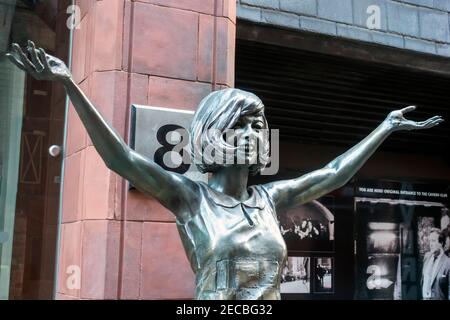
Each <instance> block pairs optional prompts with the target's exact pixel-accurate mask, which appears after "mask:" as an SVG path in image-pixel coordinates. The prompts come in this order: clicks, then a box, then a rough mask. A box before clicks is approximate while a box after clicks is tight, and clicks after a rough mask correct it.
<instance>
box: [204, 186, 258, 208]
mask: <svg viewBox="0 0 450 320" xmlns="http://www.w3.org/2000/svg"><path fill="white" fill-rule="evenodd" d="M199 183H200V184H202V185H203V186H204V188H205V190H206V191H207V193H208V195H209V197H210V199H211V200H212V201H213V202H214V203H215V204H217V205H219V206H221V207H226V208H234V207H237V206H238V205H243V206H245V207H248V208H254V209H260V210H262V209H264V207H265V206H266V203H265V201H264V199H263V198H262V196H261V194H260V192H259V190H258V189H257V188H256V186H250V187H248V188H247V191H248V193H249V197H248V199H247V200H245V201H240V200H238V199H236V198H233V197H231V196H229V195H227V194H225V193H222V192H218V191H216V190H214V189H213V188H211V187H210V186H209V185H208V184H206V183H205V182H199Z"/></svg>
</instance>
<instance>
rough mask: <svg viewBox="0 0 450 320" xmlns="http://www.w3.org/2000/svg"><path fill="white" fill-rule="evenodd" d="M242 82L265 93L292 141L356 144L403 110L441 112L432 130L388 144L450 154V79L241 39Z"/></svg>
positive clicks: (417, 114)
mask: <svg viewBox="0 0 450 320" xmlns="http://www.w3.org/2000/svg"><path fill="white" fill-rule="evenodd" d="M236 87H237V88H240V89H243V90H247V91H251V92H253V93H255V94H256V95H258V96H259V97H260V98H261V99H262V100H263V102H264V104H265V105H266V115H267V119H268V121H269V125H270V127H271V128H277V129H280V136H281V138H282V139H284V140H290V141H296V142H300V143H308V144H322V145H339V146H344V147H350V146H353V145H354V144H355V143H357V142H359V141H360V140H361V139H363V138H364V137H365V136H367V134H369V133H370V132H371V131H372V130H373V129H374V128H375V127H376V126H377V125H378V124H380V122H381V121H383V119H384V118H385V117H386V115H387V114H388V113H389V112H390V111H392V110H395V109H398V108H402V107H405V106H408V105H416V106H418V109H417V110H416V111H414V112H412V113H409V114H407V117H408V118H410V119H412V120H423V119H426V118H428V117H431V116H433V115H441V116H443V117H444V118H445V119H446V120H447V121H446V122H444V123H442V124H441V125H440V126H438V127H436V128H433V129H429V130H416V131H408V132H395V133H394V134H393V135H392V136H391V137H389V139H388V140H386V141H385V143H384V144H383V145H382V147H381V148H382V149H384V150H387V151H395V152H407V153H427V154H434V155H442V156H445V157H446V158H447V159H448V155H449V144H450V143H449V142H450V140H449V131H450V117H449V111H448V110H449V107H450V78H447V77H444V76H442V75H435V74H432V73H425V72H416V71H413V70H409V69H403V68H398V67H393V66H389V65H384V64H379V63H367V62H362V61H359V60H356V59H351V58H342V57H335V56H331V55H324V54H318V53H313V52H308V51H301V50H298V49H291V48H286V47H279V46H274V45H268V44H262V43H258V42H253V41H246V40H237V49H236Z"/></svg>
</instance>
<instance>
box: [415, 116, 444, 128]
mask: <svg viewBox="0 0 450 320" xmlns="http://www.w3.org/2000/svg"><path fill="white" fill-rule="evenodd" d="M443 121H444V119H442V118H441V117H440V116H435V117H432V118H430V119H428V120H425V121H422V122H419V123H418V124H419V126H420V128H422V129H428V128H431V127H434V126H437V125H438V124H439V123H441V122H443Z"/></svg>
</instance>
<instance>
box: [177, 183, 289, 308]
mask: <svg viewBox="0 0 450 320" xmlns="http://www.w3.org/2000/svg"><path fill="white" fill-rule="evenodd" d="M197 183H198V185H199V189H200V192H201V199H202V203H201V204H200V206H199V208H200V209H199V211H198V212H196V213H195V214H192V215H191V217H190V218H189V220H187V221H185V222H184V223H180V222H179V221H177V226H178V231H179V233H180V236H181V240H182V242H183V245H184V248H185V250H186V253H187V256H188V258H189V260H190V263H191V266H192V269H193V270H194V272H195V274H196V299H199V300H206V299H217V300H227V299H236V300H246V299H265V300H266V299H268V300H275V299H280V288H279V283H280V274H281V271H282V269H283V266H284V264H285V261H286V256H287V249H286V244H285V242H284V239H283V237H282V235H281V232H280V229H279V224H278V220H277V216H276V212H275V208H274V205H273V203H272V201H271V200H270V197H269V195H268V194H267V191H266V190H265V189H264V187H263V186H252V187H249V188H248V192H249V198H248V199H247V200H246V201H244V202H240V201H238V200H236V199H235V198H232V197H230V196H227V195H225V194H222V193H219V192H216V191H215V190H214V189H212V188H211V187H209V186H208V185H207V184H205V183H203V182H197Z"/></svg>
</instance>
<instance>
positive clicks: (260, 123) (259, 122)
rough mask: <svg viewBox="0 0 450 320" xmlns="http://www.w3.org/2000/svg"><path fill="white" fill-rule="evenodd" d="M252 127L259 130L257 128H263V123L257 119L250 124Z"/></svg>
mask: <svg viewBox="0 0 450 320" xmlns="http://www.w3.org/2000/svg"><path fill="white" fill-rule="evenodd" d="M252 128H253V129H258V130H259V129H262V128H264V124H263V123H262V122H261V121H257V122H254V123H253V124H252Z"/></svg>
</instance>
